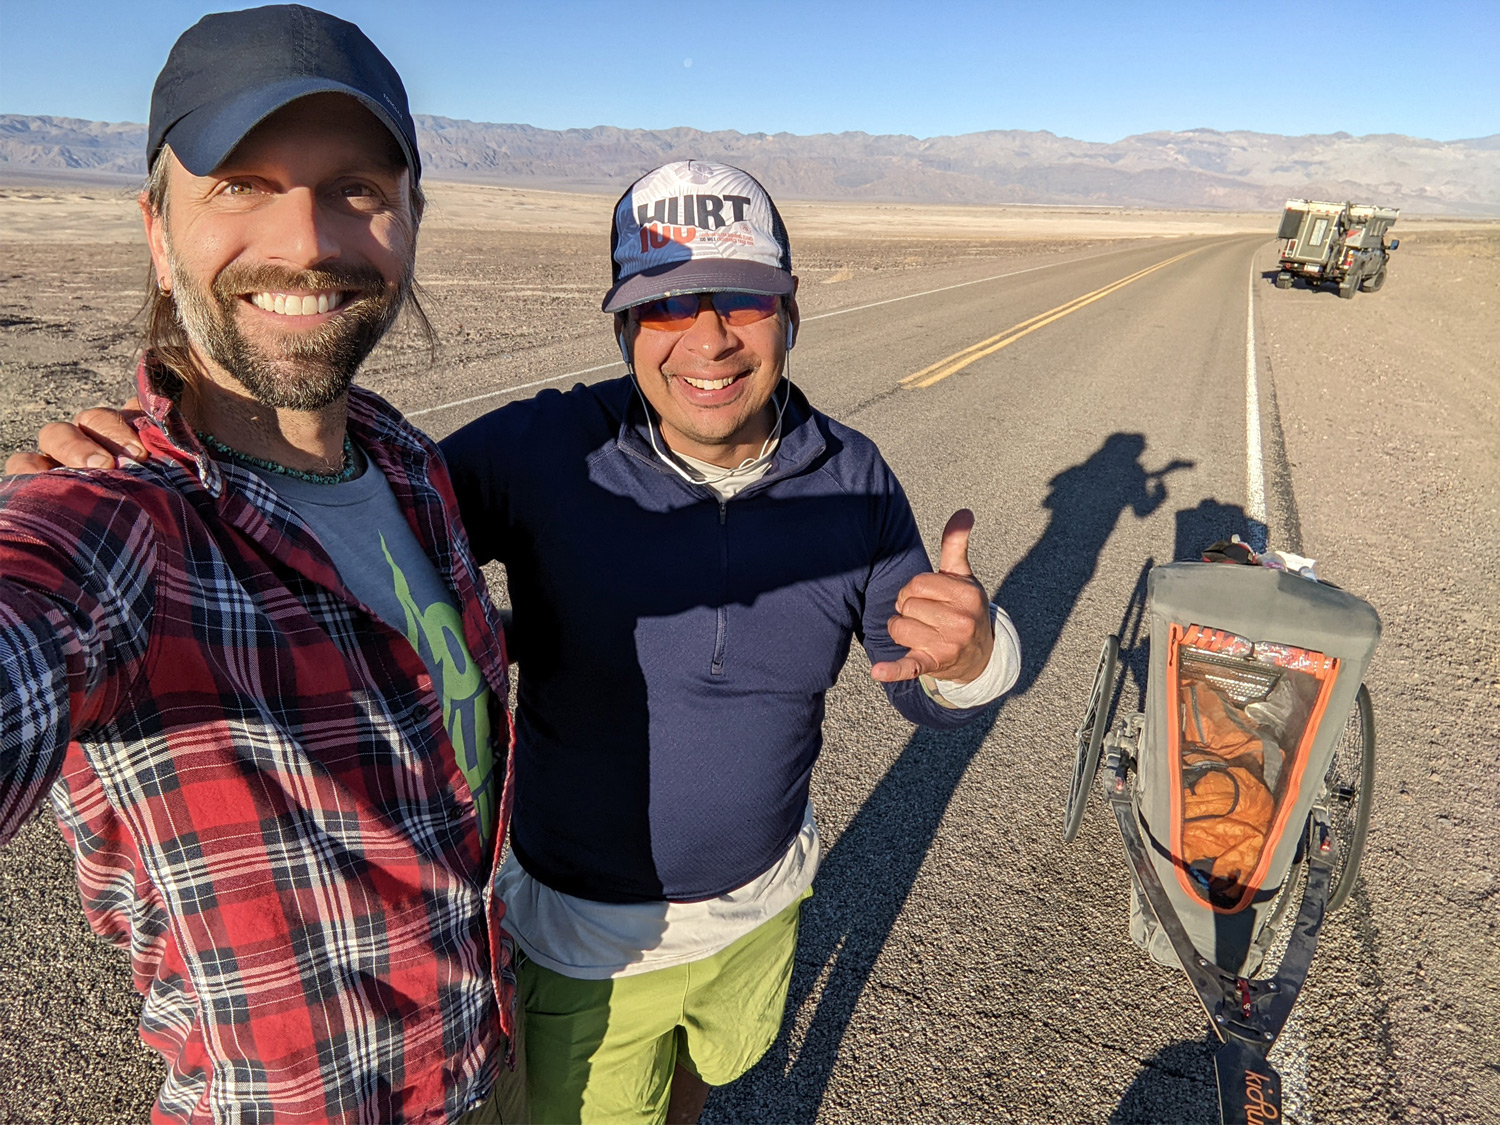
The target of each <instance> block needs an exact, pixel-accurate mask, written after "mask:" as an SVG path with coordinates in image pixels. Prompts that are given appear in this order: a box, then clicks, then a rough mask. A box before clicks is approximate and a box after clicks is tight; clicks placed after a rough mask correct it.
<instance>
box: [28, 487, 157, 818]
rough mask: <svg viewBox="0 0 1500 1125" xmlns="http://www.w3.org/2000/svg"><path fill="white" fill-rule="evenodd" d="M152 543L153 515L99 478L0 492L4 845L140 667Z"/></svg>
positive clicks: (147, 632) (151, 585) (147, 627)
mask: <svg viewBox="0 0 1500 1125" xmlns="http://www.w3.org/2000/svg"><path fill="white" fill-rule="evenodd" d="M154 544H155V537H154V535H153V533H152V528H151V525H150V520H149V518H148V517H147V516H146V514H145V513H144V512H142V511H141V510H140V509H138V508H136V507H134V506H133V505H130V504H128V503H127V502H125V501H124V500H123V498H122V497H121V496H119V495H118V494H116V493H112V492H111V491H109V490H108V489H107V488H104V487H101V486H100V485H99V484H98V483H97V482H95V481H90V480H86V479H82V478H80V477H78V476H77V475H74V474H62V473H59V474H57V475H56V476H55V477H53V476H47V477H39V478H34V479H33V480H30V481H18V482H16V483H14V484H11V485H6V486H3V487H0V732H3V735H4V737H3V739H0V843H3V842H4V841H6V840H8V839H9V838H10V837H11V836H12V835H14V833H15V832H16V830H17V829H18V828H19V827H20V826H21V824H22V823H24V821H25V820H26V818H27V817H28V816H29V815H30V814H31V811H32V809H33V808H35V807H36V804H37V802H38V801H40V800H41V798H42V796H43V794H45V793H46V791H47V789H48V788H49V787H50V786H51V784H52V782H53V781H54V780H56V778H57V775H58V772H59V771H60V770H61V768H62V763H63V756H64V754H65V753H66V751H67V746H68V742H69V741H70V739H72V738H73V737H75V736H76V735H77V734H78V732H79V731H81V730H84V729H86V728H87V727H88V726H89V725H91V724H93V723H95V722H98V721H100V720H102V719H104V718H107V717H108V716H109V715H111V714H113V713H114V711H115V710H116V708H117V707H118V705H119V703H120V701H121V700H122V699H123V698H124V695H125V692H126V690H127V689H128V687H129V685H130V684H131V683H132V682H133V680H134V678H135V675H136V673H137V671H138V670H139V668H140V667H141V664H142V662H143V661H144V659H145V655H146V649H147V646H148V641H149V635H150V620H151V616H152V611H151V606H152V601H153V597H154V582H153V581H152V577H153V573H154V569H155V567H154V564H155V557H156V555H155V546H154Z"/></svg>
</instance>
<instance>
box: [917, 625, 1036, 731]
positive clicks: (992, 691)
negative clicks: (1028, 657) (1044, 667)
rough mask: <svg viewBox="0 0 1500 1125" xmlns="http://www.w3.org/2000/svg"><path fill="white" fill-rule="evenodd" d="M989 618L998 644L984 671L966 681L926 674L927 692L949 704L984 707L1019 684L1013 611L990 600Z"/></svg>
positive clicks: (1018, 646)
mask: <svg viewBox="0 0 1500 1125" xmlns="http://www.w3.org/2000/svg"><path fill="white" fill-rule="evenodd" d="M990 622H991V624H992V625H993V626H994V629H995V648H994V651H993V652H991V653H990V662H989V663H988V664H987V665H985V668H984V671H983V672H981V673H979V675H978V676H977V677H975V678H974V679H972V680H970V681H969V682H968V683H966V684H959V683H954V682H953V681H952V680H937V679H933V678H932V677H931V676H923V677H922V683H923V685H924V686H925V687H926V688H927V689H928V693H929V694H932V695H935V696H936V697H938V698H939V700H940V701H941V702H943V703H946V704H948V705H949V706H950V707H981V706H983V705H984V704H986V703H989V702H990V701H991V700H994V699H999V698H1000V697H1001V696H1002V695H1004V694H1005V693H1006V692H1008V691H1009V690H1010V689H1011V688H1013V687H1015V686H1016V681H1017V680H1018V679H1020V677H1021V638H1020V636H1019V635H1018V634H1017V633H1016V626H1015V623H1014V622H1012V621H1011V619H1010V614H1008V613H1006V612H1005V610H1003V609H1001V608H1000V607H999V606H997V605H995V604H994V603H993V602H991V603H990Z"/></svg>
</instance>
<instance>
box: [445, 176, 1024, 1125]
mask: <svg viewBox="0 0 1500 1125" xmlns="http://www.w3.org/2000/svg"><path fill="white" fill-rule="evenodd" d="M612 249H613V274H614V276H613V281H614V284H613V285H612V286H611V287H610V289H609V292H608V293H607V294H606V296H605V299H604V311H606V312H610V313H613V314H614V327H615V332H616V335H617V337H618V342H619V345H620V349H621V352H622V355H623V357H624V359H625V361H626V363H627V365H628V371H629V374H627V376H626V377H625V378H622V379H616V380H613V381H608V382H603V383H597V384H594V385H593V386H577V387H575V388H573V389H572V390H571V391H569V392H567V393H559V392H557V391H549V392H544V393H543V394H540V395H538V396H537V397H536V398H535V399H532V400H530V401H527V402H518V403H514V404H511V405H509V406H506V407H502V408H501V409H499V410H496V411H494V412H492V413H490V414H489V415H487V416H485V417H483V418H481V419H479V420H478V421H476V422H473V423H472V424H470V425H469V426H466V427H465V428H464V429H462V430H459V431H458V432H457V433H455V434H453V435H452V436H451V437H449V438H448V439H446V440H445V441H444V442H443V443H442V446H443V452H444V455H445V456H446V457H447V458H448V461H449V464H450V466H451V467H452V470H453V474H454V486H455V489H456V491H457V493H458V496H459V503H460V507H461V510H462V511H463V513H464V518H465V522H466V525H467V527H468V529H469V533H470V536H471V539H472V541H473V544H474V550H475V553H476V555H477V556H479V557H480V558H481V559H484V560H489V559H499V560H500V561H502V562H503V563H504V564H505V566H506V570H507V574H508V576H509V588H510V593H511V598H512V602H513V604H514V612H515V618H514V621H513V623H512V626H511V629H510V632H509V633H508V636H509V637H510V638H511V639H512V642H513V645H514V651H515V654H516V660H517V665H518V668H519V671H520V679H519V689H518V696H517V704H516V804H515V818H514V821H513V823H512V835H511V844H512V846H511V851H510V854H509V856H508V858H507V859H506V861H505V864H504V866H503V868H502V870H501V873H500V876H499V881H498V889H499V892H500V894H501V896H502V897H503V898H504V900H505V903H506V908H507V915H506V925H507V927H508V928H509V929H510V931H511V932H512V933H513V934H515V936H516V940H517V943H518V944H519V945H520V946H521V948H522V950H523V952H524V954H525V956H524V957H523V958H522V961H521V965H520V968H519V970H518V977H519V987H520V991H521V995H522V999H523V1002H524V1007H525V1012H526V1016H525V1019H526V1043H527V1048H526V1054H527V1068H528V1095H529V1099H530V1108H531V1112H532V1113H533V1115H534V1116H535V1118H536V1119H537V1120H538V1121H548V1122H554V1121H580V1120H582V1121H604V1120H608V1121H625V1120H639V1121H661V1120H663V1118H664V1117H665V1118H666V1119H667V1120H683V1121H691V1120H695V1119H696V1117H697V1114H698V1111H699V1110H700V1109H701V1107H702V1105H703V1101H704V1098H705V1097H706V1095H707V1093H708V1089H709V1087H710V1086H713V1085H719V1084H722V1083H725V1082H729V1081H731V1080H733V1079H734V1078H736V1077H738V1076H739V1075H741V1074H742V1073H744V1071H745V1070H747V1069H748V1068H749V1067H750V1066H752V1065H753V1064H754V1063H755V1061H756V1060H757V1059H758V1058H759V1057H760V1056H761V1055H762V1054H763V1053H764V1052H765V1050H766V1049H767V1048H768V1047H769V1046H770V1044H771V1042H772V1041H773V1039H774V1038H775V1036H776V1033H777V1030H778V1028H779V1026H780V1023H781V1016H782V1009H783V1007H784V1004H785V1000H786V994H787V986H788V983H789V980H790V973H791V964H792V954H793V949H794V946H795V942H796V932H797V917H798V912H799V906H800V903H801V902H802V900H803V899H804V898H805V897H806V896H807V895H808V894H809V893H810V889H809V888H810V884H811V882H812V879H813V875H814V873H815V871H816V869H817V865H818V857H819V841H818V831H817V825H816V823H815V821H814V819H813V816H812V809H811V806H810V804H809V801H808V785H809V778H810V774H811V770H812V766H813V763H814V761H815V760H816V758H817V756H818V751H819V748H820V746H821V740H822V731H821V726H822V718H823V700H824V695H825V693H826V692H827V691H828V689H829V688H830V687H832V686H833V683H834V680H835V679H836V678H837V676H838V674H839V670H840V668H841V667H842V666H843V663H844V660H845V657H846V655H847V654H848V651H849V646H850V642H851V639H852V637H854V636H856V635H857V636H859V637H860V639H861V640H862V641H863V643H864V646H865V649H866V651H867V652H868V653H869V655H870V658H871V660H872V661H873V662H874V665H873V670H872V671H873V674H874V676H875V678H876V679H877V680H880V681H881V682H882V683H883V684H884V686H885V689H886V691H887V693H888V695H889V697H890V700H891V702H892V703H893V704H894V705H895V706H896V708H897V710H898V711H900V712H901V713H902V714H903V715H905V716H906V717H907V718H909V719H911V720H912V721H915V722H919V723H925V724H929V725H934V726H956V725H958V724H961V723H964V722H967V721H968V720H970V719H971V718H973V717H975V716H976V715H977V714H978V710H979V708H980V707H981V706H982V705H984V704H986V703H988V702H989V701H991V700H992V699H994V698H996V697H997V696H998V695H999V694H1000V693H1001V692H1002V691H1004V690H1006V689H1007V688H1008V687H1009V686H1010V685H1011V684H1012V683H1014V681H1015V678H1016V674H1017V672H1018V671H1019V664H1020V660H1019V646H1018V643H1017V641H1016V637H1015V633H1014V629H1013V627H1012V626H1011V624H1010V621H1009V619H1008V618H1006V617H1005V615H1004V614H1003V613H1002V612H1000V611H998V610H996V609H994V608H993V607H990V606H989V605H988V604H987V600H986V598H985V596H984V592H983V588H982V587H981V586H980V584H979V583H978V582H977V581H976V580H975V579H974V578H973V577H972V576H971V574H970V571H969V567H968V562H967V555H966V550H967V541H968V532H969V529H970V528H971V526H972V523H973V518H972V516H971V515H970V514H969V513H968V512H960V513H958V514H957V515H956V516H955V517H954V518H953V520H951V521H950V522H949V526H948V528H947V529H946V530H945V532H944V536H943V547H942V558H941V561H940V564H939V570H938V571H937V572H934V571H933V570H932V568H931V566H930V564H929V562H928V559H927V555H926V553H925V551H924V550H923V547H922V542H921V539H920V537H919V535H918V531H917V526H916V521H915V519H914V518H913V516H912V512H911V509H910V507H909V506H908V504H907V501H906V497H905V496H904V494H903V493H902V491H901V486H900V485H899V483H898V482H897V481H896V478H895V476H894V475H893V474H892V473H891V470H890V469H889V468H888V467H887V466H886V464H885V462H884V461H883V460H882V459H881V457H880V454H879V452H878V451H877V450H876V448H875V446H874V445H873V443H871V442H870V440H869V439H868V438H866V437H864V436H863V435H861V434H859V433H856V432H855V431H853V430H851V429H849V428H847V427H845V426H842V425H840V424H839V423H837V422H835V421H833V420H832V419H831V418H829V417H827V416H826V415H823V414H821V413H819V412H818V411H817V410H815V409H813V407H812V406H811V405H810V404H809V403H808V401H807V399H806V398H805V397H804V396H803V394H802V393H801V391H799V390H798V389H797V388H796V387H794V386H793V385H792V383H791V382H790V381H789V380H788V379H787V377H786V372H787V358H788V353H789V351H790V350H791V348H792V346H793V344H794V342H795V333H796V329H797V325H798V312H797V303H796V287H797V281H796V278H795V277H794V276H793V274H792V263H791V252H790V247H789V245H788V242H787V237H786V230H785V227H784V226H783V225H782V222H781V217H780V215H779V214H778V213H777V210H776V207H775V205H774V204H773V203H772V201H771V199H770V197H769V196H768V195H767V194H766V192H765V190H764V189H763V188H762V187H761V185H760V184H759V183H758V182H756V180H755V179H754V178H753V177H751V176H750V175H749V174H747V173H746V172H743V171H741V170H740V169H738V168H732V167H728V166H725V165H721V164H710V163H703V162H699V161H682V162H678V163H673V164H668V165H665V166H664V167H661V168H658V169H656V170H654V171H652V172H649V173H647V174H646V175H645V176H643V177H642V178H641V179H640V180H638V181H637V182H636V183H634V184H633V185H632V186H631V187H630V189H629V190H627V191H626V192H625V194H624V196H623V197H622V198H621V199H620V201H619V204H618V205H617V207H616V209H615V217H614V227H613V235H612ZM992 623H993V626H992ZM919 677H920V678H919Z"/></svg>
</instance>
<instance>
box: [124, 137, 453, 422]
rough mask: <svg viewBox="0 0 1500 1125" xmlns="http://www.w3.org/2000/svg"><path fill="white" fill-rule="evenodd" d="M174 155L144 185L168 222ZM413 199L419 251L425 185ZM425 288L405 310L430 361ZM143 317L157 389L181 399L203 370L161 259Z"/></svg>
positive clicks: (161, 158) (162, 157)
mask: <svg viewBox="0 0 1500 1125" xmlns="http://www.w3.org/2000/svg"><path fill="white" fill-rule="evenodd" d="M171 154H172V149H171V147H170V146H168V145H165V144H164V145H162V146H161V151H160V152H158V153H157V154H156V160H155V161H153V162H152V164H151V171H150V173H149V174H148V175H147V176H146V182H145V184H143V185H142V186H141V195H142V196H143V197H144V198H145V200H146V206H147V207H149V208H150V209H151V213H152V215H154V216H156V217H157V218H159V219H162V220H165V219H166V215H167V171H168V169H169V167H170V166H171V163H172V161H171ZM410 203H411V215H412V252H413V254H415V252H416V235H417V230H418V229H419V228H420V227H421V225H422V214H423V212H424V211H426V209H427V196H426V194H425V193H424V192H423V191H422V185H421V184H419V183H413V184H412V185H411V193H410ZM419 292H420V287H419V286H418V285H417V282H416V278H415V277H413V278H412V280H411V286H410V290H409V292H408V293H407V296H406V301H405V304H404V306H403V311H404V312H405V314H406V315H407V316H408V317H410V318H411V320H412V322H413V324H414V325H415V327H416V330H417V333H418V334H419V335H420V336H421V337H422V342H423V343H424V344H426V345H427V359H428V362H429V363H431V362H433V361H434V360H436V358H437V346H438V334H437V329H435V328H434V327H433V326H432V321H430V320H429V319H428V318H427V312H426V310H425V309H423V308H422V303H421V301H420V300H419V299H418V295H419ZM137 315H138V317H139V319H140V320H141V345H140V354H141V356H143V357H144V358H145V359H146V360H147V361H148V362H149V364H150V370H151V378H152V381H153V382H154V384H155V389H156V391H157V393H159V394H163V395H166V396H167V397H168V398H171V399H172V400H173V401H180V400H181V398H182V393H183V391H184V390H185V389H186V388H188V387H191V386H192V385H193V384H195V383H196V382H198V381H199V380H201V379H202V377H203V372H202V371H201V370H200V369H199V366H198V360H197V359H196V358H195V357H194V355H193V349H192V345H191V343H190V342H189V340H188V334H187V330H186V329H184V328H183V326H182V318H181V317H180V316H178V315H177V302H176V301H174V300H173V299H172V294H171V292H170V291H169V290H165V289H163V288H162V287H161V286H160V285H159V284H157V276H156V263H155V262H152V263H150V265H149V266H148V267H147V275H146V300H145V303H144V304H142V306H141V311H140V313H139V314H137Z"/></svg>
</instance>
